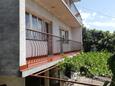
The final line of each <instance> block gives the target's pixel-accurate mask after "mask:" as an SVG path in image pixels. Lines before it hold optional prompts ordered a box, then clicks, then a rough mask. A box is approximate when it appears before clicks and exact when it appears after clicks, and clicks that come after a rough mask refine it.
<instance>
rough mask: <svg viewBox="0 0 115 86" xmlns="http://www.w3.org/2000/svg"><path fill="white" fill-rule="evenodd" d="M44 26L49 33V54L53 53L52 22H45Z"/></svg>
mask: <svg viewBox="0 0 115 86" xmlns="http://www.w3.org/2000/svg"><path fill="white" fill-rule="evenodd" d="M44 28H45V29H46V33H48V35H47V42H48V43H47V45H48V55H52V36H51V35H50V34H52V23H51V22H50V23H49V22H44Z"/></svg>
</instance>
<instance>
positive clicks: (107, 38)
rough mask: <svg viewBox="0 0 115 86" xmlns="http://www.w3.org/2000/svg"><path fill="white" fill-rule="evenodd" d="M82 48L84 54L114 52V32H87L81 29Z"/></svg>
mask: <svg viewBox="0 0 115 86" xmlns="http://www.w3.org/2000/svg"><path fill="white" fill-rule="evenodd" d="M83 48H84V51H85V52H89V51H102V50H107V51H109V52H115V32H113V33H110V32H109V31H99V30H95V29H93V30H89V29H87V28H85V27H83Z"/></svg>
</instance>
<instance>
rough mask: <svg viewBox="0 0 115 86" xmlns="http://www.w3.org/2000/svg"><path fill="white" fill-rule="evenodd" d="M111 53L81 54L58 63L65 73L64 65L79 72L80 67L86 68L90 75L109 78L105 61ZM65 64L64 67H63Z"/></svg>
mask: <svg viewBox="0 0 115 86" xmlns="http://www.w3.org/2000/svg"><path fill="white" fill-rule="evenodd" d="M110 55H111V53H108V52H106V51H104V52H87V53H84V52H81V53H80V55H77V56H74V57H73V58H65V60H64V61H63V62H61V63H60V68H61V69H62V70H64V71H65V69H67V68H66V65H70V66H71V65H72V66H71V67H72V68H71V69H72V70H74V71H78V72H80V68H81V67H86V68H87V69H88V71H90V73H91V74H93V75H96V76H111V72H110V70H109V69H108V66H107V60H108V58H109V57H110ZM65 64H66V65H65Z"/></svg>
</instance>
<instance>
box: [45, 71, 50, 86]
mask: <svg viewBox="0 0 115 86" xmlns="http://www.w3.org/2000/svg"><path fill="white" fill-rule="evenodd" d="M45 76H49V71H47V72H45ZM45 86H49V79H45Z"/></svg>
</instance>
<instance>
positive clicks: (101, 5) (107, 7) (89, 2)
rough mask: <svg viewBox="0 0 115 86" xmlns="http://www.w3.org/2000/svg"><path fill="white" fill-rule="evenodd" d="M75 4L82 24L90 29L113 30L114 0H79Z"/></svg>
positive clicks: (114, 26) (114, 28)
mask: <svg viewBox="0 0 115 86" xmlns="http://www.w3.org/2000/svg"><path fill="white" fill-rule="evenodd" d="M75 4H76V7H77V8H78V10H79V12H80V14H81V17H82V19H83V24H84V26H86V27H88V28H90V29H98V30H103V31H110V32H113V31H115V0H81V1H80V2H78V3H75Z"/></svg>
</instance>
